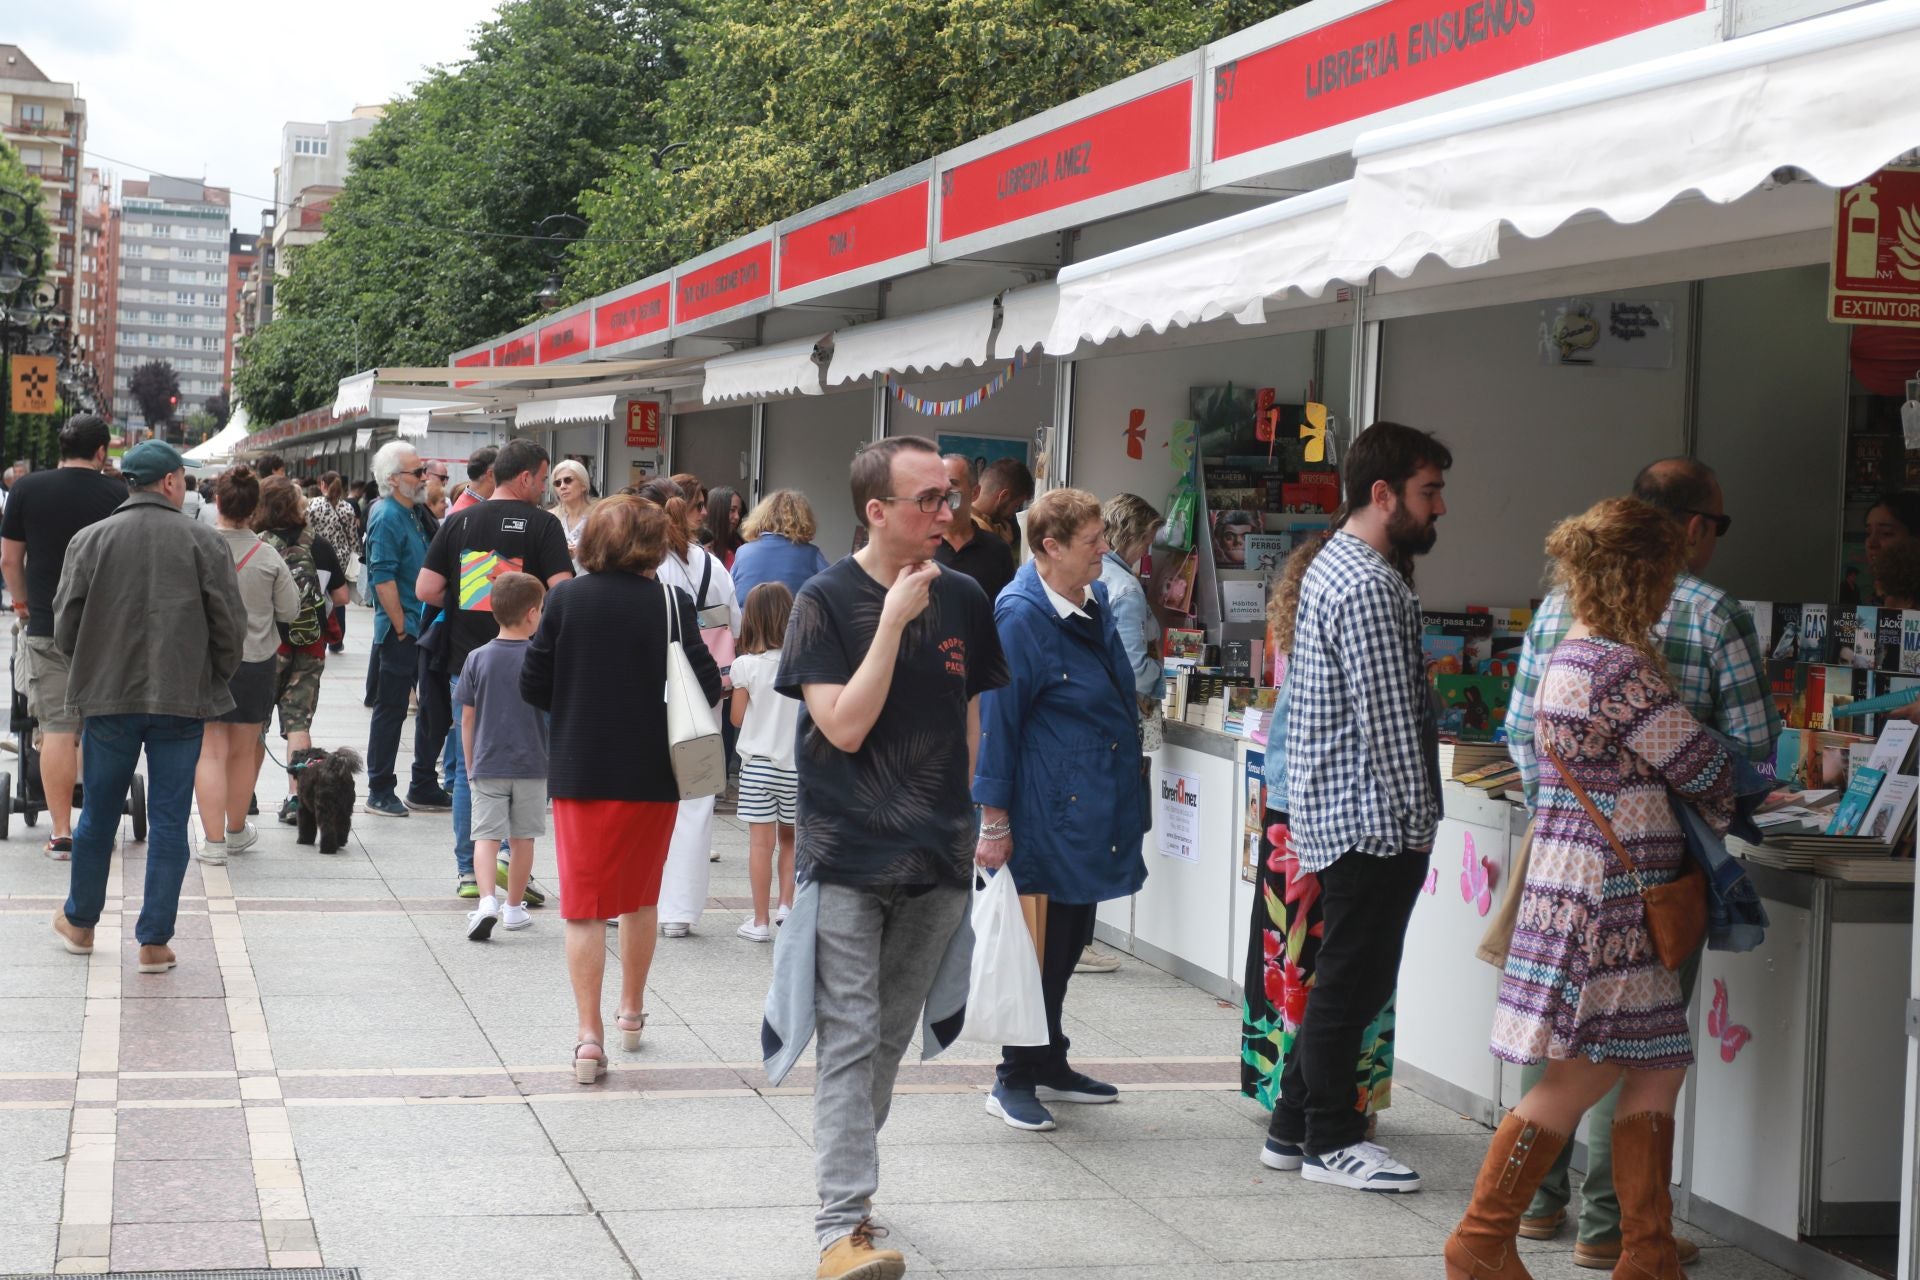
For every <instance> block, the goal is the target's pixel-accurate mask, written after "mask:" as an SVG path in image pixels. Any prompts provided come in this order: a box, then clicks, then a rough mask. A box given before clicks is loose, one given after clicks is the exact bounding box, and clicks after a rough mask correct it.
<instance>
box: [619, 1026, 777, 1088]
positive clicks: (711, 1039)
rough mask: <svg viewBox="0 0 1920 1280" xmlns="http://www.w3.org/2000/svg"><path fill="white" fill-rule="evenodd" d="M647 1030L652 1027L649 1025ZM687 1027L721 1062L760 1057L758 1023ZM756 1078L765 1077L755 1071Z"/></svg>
mask: <svg viewBox="0 0 1920 1280" xmlns="http://www.w3.org/2000/svg"><path fill="white" fill-rule="evenodd" d="M648 1029H649V1030H651V1029H652V1028H651V1027H649V1028H648ZM688 1029H689V1030H691V1031H692V1032H693V1034H694V1035H696V1036H698V1037H699V1039H700V1043H702V1044H704V1045H706V1046H707V1048H708V1049H710V1050H712V1052H713V1054H714V1056H715V1057H717V1058H719V1059H720V1061H722V1062H743V1063H747V1062H751V1063H757V1062H759V1061H760V1060H761V1058H760V1024H759V1022H758V1021H755V1022H752V1023H747V1022H696V1023H689V1024H688ZM806 1061H807V1062H809V1063H810V1062H812V1061H813V1058H812V1049H811V1046H809V1049H808V1056H807V1058H806ZM755 1079H756V1080H764V1079H765V1077H764V1076H761V1075H759V1074H758V1073H755Z"/></svg>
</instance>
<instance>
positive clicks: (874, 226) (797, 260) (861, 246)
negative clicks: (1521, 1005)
mask: <svg viewBox="0 0 1920 1280" xmlns="http://www.w3.org/2000/svg"><path fill="white" fill-rule="evenodd" d="M930 191H931V186H930V184H928V183H925V182H917V183H915V184H914V185H913V186H910V187H907V188H906V189H905V190H902V191H895V192H893V193H892V194H890V195H884V196H877V197H875V198H874V199H872V200H868V201H866V202H865V203H863V204H859V205H855V206H854V207H853V208H851V209H845V210H842V211H841V212H839V213H835V214H829V215H828V216H827V217H824V218H822V219H820V220H819V221H818V222H810V223H808V224H807V225H806V226H804V227H796V228H794V229H793V230H792V231H789V232H787V233H786V234H785V235H783V236H781V237H780V287H781V288H782V289H796V288H798V287H799V286H801V285H803V284H812V283H813V282H814V281H816V280H826V279H830V278H832V277H833V276H838V275H845V274H846V273H847V272H849V271H855V270H858V269H859V268H861V267H870V266H872V265H874V264H875V263H877V262H887V261H889V260H891V259H893V258H898V257H900V256H901V255H902V254H907V253H913V252H916V251H918V250H921V249H924V248H926V247H927V199H928V195H929V193H930Z"/></svg>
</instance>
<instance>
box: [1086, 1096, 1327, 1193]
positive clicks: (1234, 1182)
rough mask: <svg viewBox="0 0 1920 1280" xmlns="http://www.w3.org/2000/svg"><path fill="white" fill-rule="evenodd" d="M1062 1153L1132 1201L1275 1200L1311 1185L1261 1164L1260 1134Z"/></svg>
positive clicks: (1102, 1145) (1095, 1145) (1094, 1145)
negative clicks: (1192, 1198) (1198, 1198)
mask: <svg viewBox="0 0 1920 1280" xmlns="http://www.w3.org/2000/svg"><path fill="white" fill-rule="evenodd" d="M1055 1110H1056V1112H1058V1111H1061V1110H1065V1108H1055ZM1057 1149H1058V1150H1060V1151H1062V1152H1066V1153H1068V1154H1070V1155H1071V1156H1072V1157H1073V1158H1074V1159H1075V1160H1078V1161H1079V1162H1080V1163H1081V1164H1082V1165H1084V1166H1086V1168H1087V1169H1088V1170H1089V1171H1090V1172H1092V1173H1093V1174H1095V1175H1097V1176H1098V1177H1099V1178H1100V1179H1101V1180H1102V1181H1104V1182H1106V1183H1107V1184H1108V1185H1110V1186H1112V1187H1113V1188H1114V1190H1115V1191H1117V1192H1118V1193H1119V1194H1120V1195H1123V1196H1126V1197H1128V1198H1129V1199H1133V1200H1150V1199H1157V1198H1169V1197H1180V1196H1207V1197H1210V1198H1220V1199H1225V1198H1230V1197H1234V1196H1265V1197H1269V1198H1270V1197H1272V1196H1276V1195H1288V1194H1290V1193H1292V1192H1295V1191H1298V1190H1299V1189H1300V1188H1301V1187H1303V1186H1305V1185H1306V1184H1305V1183H1304V1182H1303V1181H1302V1180H1301V1178H1300V1175H1299V1174H1297V1173H1278V1172H1276V1171H1274V1170H1272V1169H1269V1168H1267V1167H1265V1166H1264V1165H1262V1164H1261V1163H1260V1139H1259V1135H1257V1134H1252V1135H1249V1136H1247V1137H1245V1138H1171V1139H1167V1140H1163V1141H1158V1142H1137V1141H1136V1142H1062V1143H1059V1144H1057ZM1255 1212H1264V1213H1271V1212H1274V1210H1272V1209H1260V1210H1255Z"/></svg>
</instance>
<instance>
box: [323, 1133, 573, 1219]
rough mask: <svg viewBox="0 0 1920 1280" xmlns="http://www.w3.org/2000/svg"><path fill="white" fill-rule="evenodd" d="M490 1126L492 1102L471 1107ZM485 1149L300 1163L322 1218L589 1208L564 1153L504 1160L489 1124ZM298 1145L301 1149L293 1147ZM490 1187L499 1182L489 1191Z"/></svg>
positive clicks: (481, 1144) (477, 1144) (477, 1136)
mask: <svg viewBox="0 0 1920 1280" xmlns="http://www.w3.org/2000/svg"><path fill="white" fill-rule="evenodd" d="M469 1110H470V1111H471V1112H472V1113H473V1116H474V1121H475V1123H476V1124H477V1125H482V1126H483V1125H484V1123H485V1119H486V1117H487V1116H488V1115H490V1114H491V1112H492V1111H493V1108H491V1107H473V1108H469ZM469 1136H471V1137H472V1138H473V1140H474V1145H473V1150H474V1151H476V1152H479V1153H480V1154H471V1155H462V1156H452V1155H447V1154H444V1153H443V1154H437V1155H431V1156H413V1157H408V1158H405V1159H399V1160H395V1159H385V1158H382V1159H369V1158H363V1157H360V1156H348V1157H344V1158H342V1157H328V1158H326V1159H308V1158H305V1157H304V1156H303V1157H302V1158H301V1161H300V1174H301V1177H302V1179H303V1180H304V1181H305V1183H306V1189H307V1204H308V1205H309V1206H310V1207H311V1208H312V1210H313V1216H314V1218H315V1219H316V1220H318V1219H320V1218H322V1217H329V1218H333V1219H339V1218H343V1217H350V1218H359V1217H367V1216H372V1215H376V1214H383V1215H394V1216H400V1217H408V1216H421V1217H426V1216H441V1215H446V1216H451V1217H465V1216H466V1215H468V1214H470V1213H475V1212H477V1211H478V1210H477V1209H476V1207H475V1206H476V1205H479V1204H484V1205H485V1206H486V1212H487V1213H488V1214H489V1215H491V1216H496V1217H515V1218H518V1217H522V1216H528V1215H536V1216H551V1215H554V1214H569V1213H586V1212H587V1211H588V1209H587V1203H586V1201H585V1200H583V1199H581V1196H580V1190H579V1188H578V1187H576V1186H575V1185H574V1181H573V1175H572V1174H570V1173H568V1172H567V1167H566V1166H565V1165H564V1164H562V1163H561V1162H560V1158H559V1157H558V1156H536V1155H515V1156H514V1157H512V1159H511V1160H510V1161H504V1160H501V1159H499V1158H498V1157H496V1156H495V1155H494V1154H493V1153H491V1152H488V1151H487V1149H486V1146H485V1137H486V1134H485V1129H484V1128H483V1127H481V1128H476V1129H473V1130H470V1131H469ZM295 1149H296V1150H298V1147H297V1146H296V1148H295ZM489 1187H493V1188H496V1190H495V1191H494V1192H493V1193H488V1191H487V1189H488V1188H489Z"/></svg>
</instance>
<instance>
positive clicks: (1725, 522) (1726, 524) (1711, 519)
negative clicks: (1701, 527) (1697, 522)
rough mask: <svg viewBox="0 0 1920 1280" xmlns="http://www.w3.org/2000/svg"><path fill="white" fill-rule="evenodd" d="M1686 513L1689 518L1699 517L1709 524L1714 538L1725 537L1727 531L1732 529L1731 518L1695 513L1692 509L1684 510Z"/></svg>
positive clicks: (1728, 516)
mask: <svg viewBox="0 0 1920 1280" xmlns="http://www.w3.org/2000/svg"><path fill="white" fill-rule="evenodd" d="M1686 513H1687V514H1688V515H1690V516H1699V517H1700V518H1701V519H1702V520H1705V521H1706V522H1708V523H1709V524H1711V525H1712V526H1713V535H1714V537H1716V538H1724V537H1726V536H1727V530H1729V529H1731V528H1733V517H1732V516H1730V515H1724V514H1723V515H1714V514H1713V513H1712V512H1711V511H1695V510H1694V509H1693V508H1692V507H1688V508H1686Z"/></svg>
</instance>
